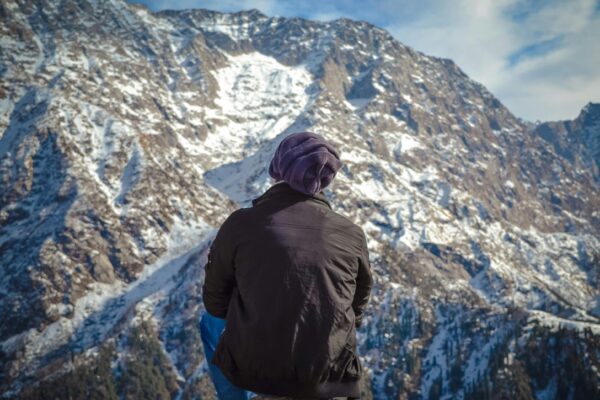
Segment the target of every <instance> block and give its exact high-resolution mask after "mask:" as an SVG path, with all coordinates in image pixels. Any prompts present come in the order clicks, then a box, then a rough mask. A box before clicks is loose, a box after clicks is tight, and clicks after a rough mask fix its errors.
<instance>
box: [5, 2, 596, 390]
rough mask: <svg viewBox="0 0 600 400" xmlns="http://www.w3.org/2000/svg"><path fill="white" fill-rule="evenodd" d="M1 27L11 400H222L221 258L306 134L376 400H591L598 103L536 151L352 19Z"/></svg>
mask: <svg viewBox="0 0 600 400" xmlns="http://www.w3.org/2000/svg"><path fill="white" fill-rule="evenodd" d="M0 21H1V24H0V50H1V51H0V135H1V136H0V346H1V351H0V393H2V395H3V397H5V398H14V397H19V398H54V397H56V398H64V397H67V396H71V397H73V398H94V397H95V398H122V397H126V398H144V397H146V396H147V395H148V393H149V392H148V390H151V393H152V394H153V397H154V396H155V397H159V398H170V397H177V398H190V399H191V398H214V393H213V391H212V388H211V384H210V380H209V379H208V376H207V373H206V371H207V369H206V361H205V360H204V356H203V353H202V349H201V345H200V340H199V332H198V327H197V322H198V317H199V315H200V313H201V312H202V311H203V306H202V302H201V284H202V279H203V266H204V263H205V262H206V252H207V248H208V246H209V244H210V242H211V240H212V238H213V237H214V234H215V233H216V230H217V229H218V227H219V226H220V224H221V222H222V221H223V220H224V219H225V218H226V217H227V216H228V215H229V214H230V213H231V212H232V211H233V210H235V209H236V208H239V207H249V206H250V202H251V200H252V199H253V198H255V197H257V196H259V195H260V194H262V193H263V192H264V190H266V189H267V188H268V187H269V186H270V185H271V184H272V181H271V180H270V178H269V177H268V173H267V167H268V162H269V161H270V159H271V156H272V154H273V152H274V151H275V148H276V146H277V144H278V143H279V141H280V140H281V139H282V138H283V137H285V136H286V135H288V134H289V133H291V132H294V131H298V130H304V129H309V130H312V131H315V132H317V133H320V134H322V135H324V136H325V137H327V138H328V139H329V140H330V141H331V142H333V143H334V144H335V145H336V146H337V148H338V149H339V150H340V152H341V158H342V161H343V162H344V166H343V169H342V170H341V171H340V173H339V174H338V176H337V177H336V179H335V181H334V182H333V183H332V185H331V186H330V187H328V188H327V189H326V195H327V196H328V197H329V198H330V199H331V202H332V204H333V206H334V208H335V209H336V210H337V211H338V212H339V213H341V214H344V215H346V216H348V217H349V218H351V219H353V220H354V221H355V222H356V223H359V224H360V225H361V226H362V227H363V228H364V230H365V232H366V233H367V236H368V238H369V241H368V244H369V249H370V253H371V258H372V259H371V262H372V267H373V270H374V272H375V275H376V285H375V288H374V292H373V296H372V299H371V303H370V309H369V311H368V313H367V315H366V319H365V322H366V323H365V326H364V327H363V328H361V330H360V332H359V339H360V352H361V356H362V360H363V365H364V366H365V369H366V372H367V374H366V376H365V385H364V386H365V395H364V398H374V399H387V398H394V399H397V398H400V399H413V398H432V399H437V398H445V399H450V398H457V399H461V398H487V397H494V396H500V397H497V398H502V396H504V397H506V398H524V399H525V398H540V399H550V398H566V397H564V396H575V397H572V398H582V397H577V396H595V395H597V394H598V393H599V392H598V391H599V388H600V385H599V382H600V380H599V375H598V373H599V372H598V371H599V368H600V365H599V364H600V363H599V359H600V358H599V357H600V353H599V347H600V285H599V279H600V272H599V267H600V212H599V211H598V210H600V186H599V182H598V165H599V164H598V163H599V161H598V156H599V154H600V153H599V152H598V150H599V148H598V143H600V142H599V140H600V139H599V138H600V129H599V126H600V125H599V124H598V121H599V119H598V115H599V114H598V105H597V104H590V105H588V106H586V108H585V109H584V110H583V111H582V115H581V116H580V117H579V118H578V119H577V120H575V121H574V122H567V123H548V124H541V125H538V126H536V127H534V128H533V129H530V127H529V126H528V125H526V124H525V123H523V122H522V121H520V120H519V119H517V118H516V117H514V116H513V115H512V114H511V113H510V111H509V110H507V109H506V108H505V107H504V106H503V105H502V104H501V103H500V102H499V101H498V100H497V99H496V98H495V97H494V96H493V95H492V94H491V93H489V92H488V91H487V90H486V89H485V88H484V87H483V86H482V85H481V84H479V83H477V82H474V81H473V80H471V79H470V78H469V77H468V76H466V75H465V74H464V73H463V72H462V71H461V70H460V68H459V67H458V66H456V65H455V64H454V63H453V62H452V61H451V60H447V59H440V58H435V57H430V56H427V55H425V54H422V53H420V52H418V51H415V50H413V49H411V48H409V47H407V46H404V45H403V44H401V43H400V42H398V41H397V40H396V39H394V38H393V37H392V36H391V35H390V34H389V33H387V32H386V31H384V30H382V29H379V28H377V27H375V26H372V25H370V24H368V23H366V22H359V21H352V20H347V19H338V20H335V21H331V22H313V21H308V20H304V19H300V18H278V17H277V18H271V17H267V16H265V15H263V14H261V13H260V12H258V11H256V10H251V11H244V12H239V13H233V14H227V13H218V12H213V11H207V10H184V11H164V12H159V13H151V12H150V11H149V10H147V9H146V8H144V7H141V6H137V5H131V4H127V3H125V2H124V1H123V0H94V1H92V0H88V1H84V0H83V1H75V0H65V1H62V2H55V1H51V0H47V1H44V0H23V1H21V0H19V1H15V0H8V1H4V2H1V3H0ZM561 396H562V397H561ZM494 398H496V397H494ZM589 398H591V397H589Z"/></svg>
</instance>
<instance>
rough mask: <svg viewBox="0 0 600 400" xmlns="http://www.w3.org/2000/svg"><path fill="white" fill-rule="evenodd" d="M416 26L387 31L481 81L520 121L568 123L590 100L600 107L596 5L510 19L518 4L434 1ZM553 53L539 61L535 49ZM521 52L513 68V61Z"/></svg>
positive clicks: (586, 1) (586, 2)
mask: <svg viewBox="0 0 600 400" xmlns="http://www.w3.org/2000/svg"><path fill="white" fill-rule="evenodd" d="M439 3H440V4H439V7H437V6H436V7H434V8H433V9H432V11H431V12H429V13H427V14H421V17H420V18H419V19H418V20H415V21H413V22H408V23H406V22H405V23H403V24H401V25H391V26H389V27H388V29H389V30H390V31H391V32H392V33H393V34H394V35H395V36H396V37H397V38H398V39H399V40H400V41H403V42H405V43H406V44H408V45H411V46H412V47H414V48H416V49H417V50H420V51H423V52H425V53H428V54H432V55H436V56H441V57H447V58H451V59H453V60H454V61H455V62H456V63H457V64H458V65H459V66H460V67H461V68H462V69H463V70H464V71H465V72H466V73H467V74H468V75H470V76H471V77H472V78H473V79H476V80H478V81H480V82H482V83H483V84H484V85H486V86H487V87H488V89H490V91H492V93H494V94H495V95H497V96H498V97H499V98H500V100H501V101H502V102H503V103H504V104H505V105H506V106H507V107H508V108H509V109H510V110H511V111H512V112H513V113H515V114H516V115H517V116H520V117H522V118H525V119H528V120H556V119H570V118H573V117H574V116H576V115H577V114H578V112H579V110H580V109H581V108H582V106H583V105H585V104H586V103H587V102H588V101H592V100H595V101H599V100H600V85H599V83H600V82H599V80H600V72H599V71H598V69H597V67H596V66H597V65H599V64H598V62H599V61H600V60H599V59H598V58H600V49H599V48H598V46H599V45H598V40H597V39H593V38H598V37H600V35H599V33H600V32H599V29H598V18H597V17H594V6H595V2H594V1H592V0H572V1H569V2H559V1H555V2H545V3H543V4H541V5H540V4H537V3H536V4H535V6H536V7H537V8H531V9H528V10H526V12H525V13H524V15H523V16H521V17H520V18H515V16H514V14H511V12H510V11H511V10H512V11H514V10H518V9H519V7H525V4H524V2H522V1H516V0H500V1H491V0H484V1H471V0H461V1H454V2H452V4H451V5H450V6H449V5H448V2H444V1H442V0H439ZM554 38H556V39H560V40H556V46H554V47H553V48H550V49H549V50H548V51H545V52H542V53H541V54H536V53H535V52H534V51H533V50H534V49H535V45H536V43H540V42H542V41H544V40H549V39H554ZM523 49H529V50H525V51H524V54H523V57H520V58H519V59H518V61H517V64H516V65H511V62H510V60H511V56H513V55H514V54H516V53H518V52H520V51H523Z"/></svg>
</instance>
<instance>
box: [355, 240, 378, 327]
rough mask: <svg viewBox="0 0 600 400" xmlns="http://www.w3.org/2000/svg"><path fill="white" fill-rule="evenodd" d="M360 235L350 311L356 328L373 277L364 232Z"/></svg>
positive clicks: (360, 320) (359, 321)
mask: <svg viewBox="0 0 600 400" xmlns="http://www.w3.org/2000/svg"><path fill="white" fill-rule="evenodd" d="M361 235H362V251H361V254H360V256H359V259H358V275H357V277H356V292H355V293H354V300H353V301H352V309H353V310H354V315H355V316H356V327H359V326H360V324H361V323H362V317H363V312H364V309H365V307H366V305H367V302H368V301H369V297H370V295H371V289H372V287H373V275H372V274H371V264H370V263H369V249H368V248H367V239H366V237H365V234H364V232H363V231H362V230H361Z"/></svg>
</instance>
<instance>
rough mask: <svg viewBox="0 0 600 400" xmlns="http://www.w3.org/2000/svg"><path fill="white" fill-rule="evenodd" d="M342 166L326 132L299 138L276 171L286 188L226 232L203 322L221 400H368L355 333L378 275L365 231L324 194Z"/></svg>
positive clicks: (215, 256) (211, 264)
mask: <svg viewBox="0 0 600 400" xmlns="http://www.w3.org/2000/svg"><path fill="white" fill-rule="evenodd" d="M340 167H341V162H340V159H339V153H338V152H337V151H336V149H335V148H334V147H333V146H332V145H331V144H330V143H328V142H327V141H325V139H324V138H323V137H321V136H320V135H317V134H315V133H311V132H300V133H295V134H292V135H289V136H288V137H286V138H285V139H283V141H282V142H281V143H280V144H279V146H278V147H277V150H276V152H275V155H274V157H273V160H272V161H271V164H270V166H269V174H270V176H271V177H272V178H274V179H275V180H276V181H277V182H276V183H275V184H274V185H273V186H271V187H270V188H269V189H268V190H267V191H266V192H265V193H263V194H262V195H261V196H259V197H257V198H255V199H254V200H253V201H252V207H250V208H241V209H238V210H236V211H234V212H233V213H232V214H231V215H230V216H229V217H228V218H227V219H226V220H225V222H224V223H223V225H222V226H221V228H220V229H219V231H218V233H217V235H216V237H215V239H214V241H213V243H212V245H211V247H210V251H209V255H208V262H207V264H206V266H205V281H204V286H203V293H202V296H203V300H204V305H205V307H206V310H207V314H205V316H204V317H203V322H202V323H201V325H202V326H204V329H203V341H204V344H205V349H207V350H208V351H206V354H207V360H208V362H209V366H210V368H211V374H212V376H213V381H215V379H216V382H215V384H216V385H215V386H217V392H218V394H219V396H220V398H222V399H232V400H233V399H247V398H250V396H251V395H252V394H253V393H249V392H248V391H247V390H251V391H253V392H254V393H260V394H261V396H262V397H260V398H269V397H266V396H287V397H292V398H310V399H330V398H336V397H343V398H345V397H348V398H359V397H360V386H359V381H360V376H361V372H362V370H361V364H360V361H359V358H358V354H357V352H356V330H355V328H356V327H358V326H359V325H360V324H361V321H362V316H363V311H364V308H365V306H366V304H367V301H368V299H369V296H370V291H371V287H372V276H371V270H370V264H369V254H368V250H367V241H366V237H365V234H364V232H363V230H362V229H361V228H360V227H359V226H358V225H356V224H354V223H353V222H352V221H350V220H349V219H348V218H346V217H344V216H342V215H340V214H337V213H336V212H334V211H333V210H332V208H331V204H330V203H329V201H328V200H327V199H326V197H325V195H324V194H323V189H324V188H325V187H326V186H328V185H329V184H330V183H331V181H332V180H333V178H334V177H335V175H336V173H337V171H338V169H339V168H340ZM219 319H224V320H225V321H223V322H222V325H221V326H220V327H217V328H214V326H215V325H214V322H215V321H220V320H219ZM211 326H212V327H213V328H214V329H213V334H212V335H211V334H210V327H211ZM223 326H224V330H223V332H222V334H220V336H219V337H217V335H216V334H215V333H214V332H219V331H220V329H222V328H223ZM217 334H218V333H217ZM213 352H214V354H213ZM215 367H216V368H215ZM220 373H222V374H223V376H221V375H220ZM227 381H229V382H231V383H232V384H233V385H235V386H232V385H229V386H227V383H223V382H227ZM219 385H221V387H219ZM236 387H237V388H236ZM224 388H225V389H224ZM242 389H245V390H242ZM227 390H229V392H227V393H225V392H226V391H227ZM236 390H238V391H237V392H236Z"/></svg>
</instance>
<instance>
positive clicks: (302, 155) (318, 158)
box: [269, 132, 342, 195]
mask: <svg viewBox="0 0 600 400" xmlns="http://www.w3.org/2000/svg"><path fill="white" fill-rule="evenodd" d="M341 166H342V163H341V161H340V155H339V153H338V151H337V150H336V149H335V148H334V147H333V146H332V145H331V144H330V143H328V142H327V141H326V140H325V139H323V137H322V136H320V135H317V134H316V133H312V132H297V133H292V134H291V135H289V136H287V137H286V138H285V139H283V140H282V141H281V143H279V146H278V147H277V150H276V151H275V154H274V155H273V160H271V164H270V165H269V175H271V177H272V178H273V179H275V180H278V181H279V180H284V181H286V182H287V183H288V184H289V185H290V186H291V187H292V188H293V189H295V190H297V191H299V192H302V193H304V194H309V195H312V194H315V193H317V192H319V191H320V190H322V189H324V188H325V187H326V186H327V185H329V184H330V183H331V181H332V180H333V178H334V177H335V174H336V173H337V171H338V169H340V167H341Z"/></svg>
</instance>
